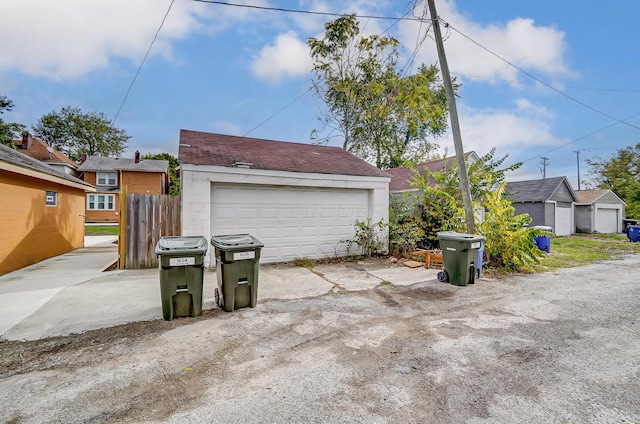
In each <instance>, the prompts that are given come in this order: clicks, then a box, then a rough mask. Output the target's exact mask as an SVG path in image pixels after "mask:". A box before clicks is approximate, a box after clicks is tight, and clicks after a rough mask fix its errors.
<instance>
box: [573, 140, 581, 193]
mask: <svg viewBox="0 0 640 424" xmlns="http://www.w3.org/2000/svg"><path fill="white" fill-rule="evenodd" d="M574 152H576V161H577V163H578V191H580V150H579V149H578V150H574Z"/></svg>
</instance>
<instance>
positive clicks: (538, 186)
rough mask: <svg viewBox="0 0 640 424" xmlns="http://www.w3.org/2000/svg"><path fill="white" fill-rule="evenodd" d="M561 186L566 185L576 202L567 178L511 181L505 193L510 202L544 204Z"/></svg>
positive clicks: (576, 198) (576, 199)
mask: <svg viewBox="0 0 640 424" xmlns="http://www.w3.org/2000/svg"><path fill="white" fill-rule="evenodd" d="M562 184H566V185H567V188H568V189H569V192H570V193H571V195H572V197H573V198H574V201H576V202H577V201H578V197H577V196H576V194H575V192H574V191H573V188H572V187H571V184H569V180H567V177H555V178H543V179H538V180H526V181H512V182H508V183H507V187H506V189H505V192H506V194H507V198H508V199H509V200H511V201H512V202H546V201H548V200H550V199H551V197H553V195H554V193H555V192H556V191H557V190H558V189H559V187H560V186H561V185H562Z"/></svg>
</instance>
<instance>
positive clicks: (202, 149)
mask: <svg viewBox="0 0 640 424" xmlns="http://www.w3.org/2000/svg"><path fill="white" fill-rule="evenodd" d="M178 160H179V161H180V163H183V164H193V165H214V166H227V167H233V166H241V167H242V166H246V167H249V168H252V169H266V170H272V171H288V172H308V173H318V174H336V175H358V176H367V177H387V178H388V177H389V175H387V174H386V173H384V172H383V171H381V170H379V169H378V168H376V167H375V166H373V165H371V164H369V163H367V162H365V161H364V160H362V159H360V158H358V157H356V156H354V155H352V154H351V153H349V152H347V151H346V150H343V149H341V148H339V147H329V146H318V145H314V144H301V143H288V142H283V141H273V140H263V139H259V138H248V137H238V136H231V135H223V134H212V133H204V132H198V131H189V130H180V148H179V152H178Z"/></svg>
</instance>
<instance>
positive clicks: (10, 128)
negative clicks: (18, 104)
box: [0, 96, 25, 148]
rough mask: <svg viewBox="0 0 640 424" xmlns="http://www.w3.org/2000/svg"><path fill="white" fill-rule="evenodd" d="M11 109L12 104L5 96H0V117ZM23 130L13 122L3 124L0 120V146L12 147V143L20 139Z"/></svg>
mask: <svg viewBox="0 0 640 424" xmlns="http://www.w3.org/2000/svg"><path fill="white" fill-rule="evenodd" d="M12 109H13V102H12V101H11V99H8V98H7V96H0V115H2V114H4V113H5V112H10V111H11V110H12ZM24 129H25V126H24V125H22V124H18V123H15V122H5V121H4V119H2V118H0V144H4V145H5V146H8V147H11V148H13V147H14V143H13V141H14V140H15V139H18V138H20V133H21V132H22V131H23V130H24Z"/></svg>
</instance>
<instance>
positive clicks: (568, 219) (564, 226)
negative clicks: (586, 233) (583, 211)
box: [554, 203, 575, 236]
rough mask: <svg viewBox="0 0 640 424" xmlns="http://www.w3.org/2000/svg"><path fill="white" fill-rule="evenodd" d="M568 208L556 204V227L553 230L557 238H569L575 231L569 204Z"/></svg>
mask: <svg viewBox="0 0 640 424" xmlns="http://www.w3.org/2000/svg"><path fill="white" fill-rule="evenodd" d="M568 205H569V207H568V208H566V207H562V206H564V205H561V204H556V227H555V228H554V230H555V233H556V235H557V236H570V235H571V234H573V233H574V232H575V231H574V230H573V219H572V218H573V209H572V208H571V204H570V203H569V204H568Z"/></svg>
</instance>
